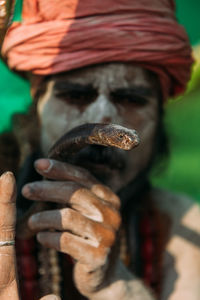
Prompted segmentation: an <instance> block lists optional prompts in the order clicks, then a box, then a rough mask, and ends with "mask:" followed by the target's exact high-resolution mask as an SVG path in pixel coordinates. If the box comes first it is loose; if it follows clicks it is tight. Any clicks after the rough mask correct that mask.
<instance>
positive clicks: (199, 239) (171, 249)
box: [152, 189, 200, 300]
mask: <svg viewBox="0 0 200 300" xmlns="http://www.w3.org/2000/svg"><path fill="white" fill-rule="evenodd" d="M152 193H153V194H152V198H153V202H154V205H155V206H156V207H157V208H158V209H159V211H160V212H162V213H164V214H167V215H168V217H169V219H170V223H169V224H170V225H169V236H168V239H167V243H166V245H165V255H164V257H163V258H164V266H163V267H164V283H163V298H162V299H168V296H169V295H170V296H171V298H170V299H173V300H178V299H183V300H185V299H191V300H193V299H194V300H196V299H199V295H200V206H199V205H198V204H197V202H195V200H194V199H192V198H190V197H188V196H186V195H183V194H175V193H171V192H168V191H165V190H156V189H155V190H154V191H153V192H152Z"/></svg>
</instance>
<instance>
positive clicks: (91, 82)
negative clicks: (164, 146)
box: [37, 63, 158, 191]
mask: <svg viewBox="0 0 200 300" xmlns="http://www.w3.org/2000/svg"><path fill="white" fill-rule="evenodd" d="M152 77H153V76H152ZM155 86H156V84H155V78H154V77H153V79H152V78H151V76H150V73H149V72H148V71H146V70H144V69H142V68H140V67H138V66H134V65H128V64H123V63H110V64H105V65H99V66H91V67H87V68H84V69H80V70H76V71H72V72H68V73H64V74H59V75H55V76H51V77H50V78H49V79H48V82H47V85H46V90H45V93H43V94H42V96H40V98H39V101H38V106H37V111H38V115H39V118H40V123H41V147H42V151H43V154H44V155H47V152H48V150H49V148H50V147H51V146H52V145H53V143H54V142H55V141H56V140H57V139H58V138H59V137H61V135H63V134H64V133H65V132H67V131H69V130H70V129H72V128H74V127H75V126H78V125H81V124H84V123H115V124H119V125H122V126H125V127H127V128H132V129H136V130H137V132H138V134H139V137H140V141H141V142H140V145H139V146H138V147H137V148H135V149H133V150H131V151H123V150H119V149H115V148H105V147H98V146H89V147H88V148H85V149H84V150H83V151H82V152H80V153H79V154H78V156H77V157H75V163H76V164H78V165H82V166H84V167H86V168H88V169H90V171H91V172H92V173H93V174H94V175H95V176H97V177H98V178H100V179H101V180H102V181H103V182H104V183H105V184H107V185H108V186H110V187H111V188H112V189H113V190H114V191H117V190H119V189H120V188H121V187H123V186H125V185H126V184H127V183H128V182H130V180H132V179H133V178H135V177H136V176H137V174H138V173H139V172H140V171H142V170H143V169H144V168H145V167H146V166H147V165H148V163H149V161H150V159H151V156H152V150H153V143H154V140H155V132H156V128H157V122H158V93H157V90H156V87H155Z"/></svg>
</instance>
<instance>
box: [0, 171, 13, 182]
mask: <svg viewBox="0 0 200 300" xmlns="http://www.w3.org/2000/svg"><path fill="white" fill-rule="evenodd" d="M13 177H14V175H13V173H12V172H10V171H8V172H5V173H3V174H2V175H1V176H0V180H2V179H3V180H4V182H6V183H10V182H12V181H13Z"/></svg>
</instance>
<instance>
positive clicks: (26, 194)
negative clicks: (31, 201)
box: [21, 184, 31, 197]
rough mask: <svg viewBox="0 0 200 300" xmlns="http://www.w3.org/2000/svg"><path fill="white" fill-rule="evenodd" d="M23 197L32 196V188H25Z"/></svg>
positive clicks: (25, 186) (27, 186) (28, 186)
mask: <svg viewBox="0 0 200 300" xmlns="http://www.w3.org/2000/svg"><path fill="white" fill-rule="evenodd" d="M21 193H22V195H23V196H25V197H28V196H30V194H31V188H30V185H29V184H26V185H24V186H23V188H22V191H21Z"/></svg>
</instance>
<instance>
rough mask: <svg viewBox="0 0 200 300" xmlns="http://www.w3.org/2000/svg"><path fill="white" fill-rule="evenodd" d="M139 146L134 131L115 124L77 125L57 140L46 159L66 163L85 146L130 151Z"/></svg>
mask: <svg viewBox="0 0 200 300" xmlns="http://www.w3.org/2000/svg"><path fill="white" fill-rule="evenodd" d="M138 144H139V137H138V134H137V132H136V130H134V129H128V128H126V127H123V126H120V125H117V124H102V123H87V124H83V125H79V126H77V127H75V128H73V129H72V130H70V131H69V132H67V133H65V134H64V135H63V136H61V138H59V139H58V140H57V141H56V142H55V144H54V145H53V146H52V147H51V148H50V150H49V152H48V157H49V158H51V159H56V160H61V161H66V160H67V157H68V156H70V155H73V154H76V153H77V152H78V151H80V150H81V149H83V148H84V147H86V146H87V145H100V146H105V147H116V148H120V149H123V150H131V149H132V148H134V147H136V146H137V145H138Z"/></svg>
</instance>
